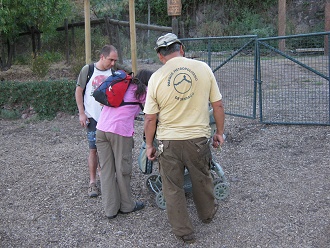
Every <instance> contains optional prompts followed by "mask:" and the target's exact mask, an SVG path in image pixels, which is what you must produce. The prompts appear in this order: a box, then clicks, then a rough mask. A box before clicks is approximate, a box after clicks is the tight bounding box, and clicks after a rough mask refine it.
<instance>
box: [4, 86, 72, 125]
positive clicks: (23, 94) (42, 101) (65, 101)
mask: <svg viewBox="0 0 330 248" xmlns="http://www.w3.org/2000/svg"><path fill="white" fill-rule="evenodd" d="M74 92H75V82H74V81H44V82H24V83H18V82H2V83H1V84H0V108H1V116H2V117H3V118H5V115H6V114H7V115H9V114H8V113H10V112H11V113H17V112H19V113H21V112H22V111H23V110H25V109H27V108H30V107H32V108H33V109H34V111H35V112H36V113H37V114H38V117H39V118H41V119H49V118H53V117H55V116H56V113H57V112H64V113H68V114H75V113H76V111H77V107H76V101H75V96H74Z"/></svg>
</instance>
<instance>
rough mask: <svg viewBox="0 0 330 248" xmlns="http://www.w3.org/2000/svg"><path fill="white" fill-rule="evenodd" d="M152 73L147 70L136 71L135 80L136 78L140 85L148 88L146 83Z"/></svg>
mask: <svg viewBox="0 0 330 248" xmlns="http://www.w3.org/2000/svg"><path fill="white" fill-rule="evenodd" d="M152 73H153V71H150V70H147V69H142V70H139V71H138V73H137V74H136V76H135V78H137V79H138V80H139V81H140V82H141V83H143V84H145V85H146V86H148V81H149V79H150V77H151V75H152Z"/></svg>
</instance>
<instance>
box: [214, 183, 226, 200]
mask: <svg viewBox="0 0 330 248" xmlns="http://www.w3.org/2000/svg"><path fill="white" fill-rule="evenodd" d="M213 194H214V197H215V198H216V199H218V200H223V199H225V198H226V197H227V196H228V195H229V185H228V184H227V183H222V182H218V183H216V184H215V185H214V188H213Z"/></svg>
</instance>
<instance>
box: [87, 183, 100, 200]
mask: <svg viewBox="0 0 330 248" xmlns="http://www.w3.org/2000/svg"><path fill="white" fill-rule="evenodd" d="M88 195H89V197H96V196H98V195H99V190H98V188H97V187H96V184H95V183H91V184H90V185H89V188H88Z"/></svg>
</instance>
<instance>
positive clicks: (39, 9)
mask: <svg viewBox="0 0 330 248" xmlns="http://www.w3.org/2000/svg"><path fill="white" fill-rule="evenodd" d="M71 11H72V5H71V1H70V0H1V1H0V44H1V57H0V62H1V65H0V66H1V68H2V69H4V68H10V66H11V64H12V59H13V48H14V45H15V42H16V41H17V39H18V37H19V35H20V34H31V36H32V42H33V44H32V46H33V50H34V53H35V54H36V50H38V49H40V46H41V45H40V35H41V32H43V33H47V32H53V31H54V30H55V28H56V26H57V25H58V24H59V23H60V22H63V16H70V15H71ZM35 34H37V36H38V42H37V43H38V44H37V45H36V44H35Z"/></svg>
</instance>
